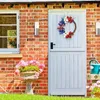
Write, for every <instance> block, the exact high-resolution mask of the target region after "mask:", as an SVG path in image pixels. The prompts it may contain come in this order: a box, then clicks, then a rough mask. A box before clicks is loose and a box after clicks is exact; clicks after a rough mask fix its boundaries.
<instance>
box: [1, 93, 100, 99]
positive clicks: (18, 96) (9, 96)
mask: <svg viewBox="0 0 100 100" xmlns="http://www.w3.org/2000/svg"><path fill="white" fill-rule="evenodd" d="M0 100H100V98H84V97H59V96H58V97H57V96H41V95H26V94H0Z"/></svg>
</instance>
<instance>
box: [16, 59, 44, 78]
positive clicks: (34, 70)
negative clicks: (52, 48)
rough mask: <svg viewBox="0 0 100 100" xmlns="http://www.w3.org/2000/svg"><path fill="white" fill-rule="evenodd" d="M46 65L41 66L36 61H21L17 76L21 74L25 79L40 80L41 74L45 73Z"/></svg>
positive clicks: (17, 67) (17, 66)
mask: <svg viewBox="0 0 100 100" xmlns="http://www.w3.org/2000/svg"><path fill="white" fill-rule="evenodd" d="M44 67H45V65H44V64H40V63H39V62H38V61H36V60H30V61H26V62H25V61H24V60H21V61H20V62H19V63H18V64H17V65H16V71H15V73H16V74H19V75H20V76H21V77H22V78H23V79H38V77H39V75H40V73H41V72H43V69H44Z"/></svg>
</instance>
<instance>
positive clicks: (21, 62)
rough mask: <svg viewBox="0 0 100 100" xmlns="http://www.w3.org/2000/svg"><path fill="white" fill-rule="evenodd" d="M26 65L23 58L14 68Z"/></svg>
mask: <svg viewBox="0 0 100 100" xmlns="http://www.w3.org/2000/svg"><path fill="white" fill-rule="evenodd" d="M27 65H28V63H27V62H25V61H24V60H21V61H20V62H19V63H18V64H17V65H16V66H15V67H16V68H19V67H21V66H23V67H24V66H27Z"/></svg>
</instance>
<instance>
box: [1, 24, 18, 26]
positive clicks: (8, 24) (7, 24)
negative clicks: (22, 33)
mask: <svg viewBox="0 0 100 100" xmlns="http://www.w3.org/2000/svg"><path fill="white" fill-rule="evenodd" d="M0 26H17V25H16V24H0Z"/></svg>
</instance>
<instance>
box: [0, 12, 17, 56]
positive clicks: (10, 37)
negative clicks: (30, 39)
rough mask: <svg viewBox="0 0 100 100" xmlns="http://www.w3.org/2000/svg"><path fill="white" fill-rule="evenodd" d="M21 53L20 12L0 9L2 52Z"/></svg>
mask: <svg viewBox="0 0 100 100" xmlns="http://www.w3.org/2000/svg"><path fill="white" fill-rule="evenodd" d="M10 53H11V54H12V53H19V12H18V11H0V54H10Z"/></svg>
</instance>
